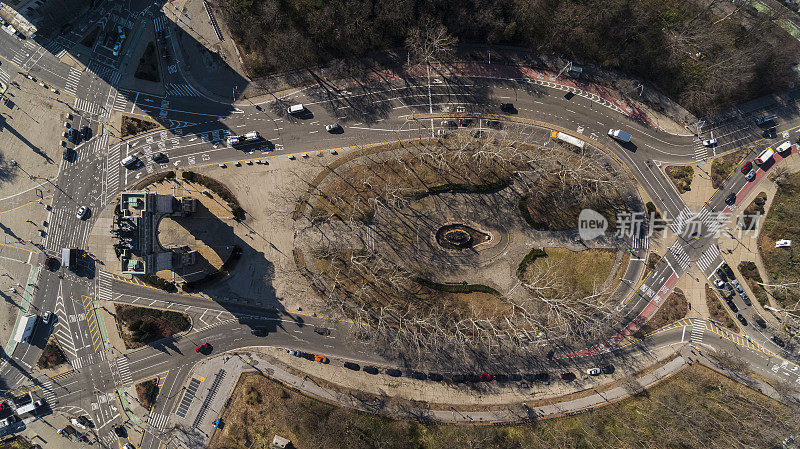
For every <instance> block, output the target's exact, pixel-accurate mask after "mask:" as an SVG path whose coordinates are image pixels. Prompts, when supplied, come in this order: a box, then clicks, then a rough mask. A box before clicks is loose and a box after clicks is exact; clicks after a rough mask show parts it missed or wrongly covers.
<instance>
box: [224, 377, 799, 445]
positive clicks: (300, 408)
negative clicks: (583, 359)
mask: <svg viewBox="0 0 800 449" xmlns="http://www.w3.org/2000/svg"><path fill="white" fill-rule="evenodd" d="M222 416H225V417H226V423H225V426H224V428H223V429H221V430H219V431H217V432H216V433H215V435H214V437H213V438H212V440H211V443H210V445H209V447H210V448H211V449H223V448H224V449H228V448H230V449H234V448H237V449H238V448H251V447H266V446H265V445H268V444H269V442H271V441H272V437H273V436H274V435H276V434H277V435H281V436H284V437H286V438H289V439H290V440H292V443H293V444H294V447H296V448H297V449H316V448H355V449H360V448H364V449H367V448H383V449H393V448H398V449H400V448H419V449H423V448H424V449H428V448H429V449H451V448H452V449H462V448H467V447H480V448H482V449H495V448H496V449H500V448H514V449H518V448H519V449H521V448H531V449H534V448H544V447H552V448H620V449H622V448H625V449H627V448H645V447H653V448H683V447H685V448H690V447H691V448H700V447H702V448H709V449H722V448H725V449H729V448H735V449H739V448H750V447H775V445H776V444H779V441H780V440H782V439H783V438H785V437H786V435H788V434H790V433H791V432H795V431H796V430H797V429H798V426H799V425H800V414H798V413H796V412H794V411H793V410H792V409H790V408H789V407H787V406H785V405H782V404H780V403H778V402H775V401H773V400H771V399H769V398H766V397H765V396H762V395H761V394H760V393H757V392H755V391H753V390H751V389H749V388H747V387H745V386H744V385H741V384H738V383H736V382H734V381H731V380H730V379H728V378H725V377H721V376H720V375H718V374H716V373H714V372H712V371H710V370H708V369H706V368H704V367H702V366H700V365H698V364H695V365H693V366H689V367H687V368H686V369H684V370H682V371H681V372H679V373H678V374H676V375H674V376H672V377H671V378H669V379H668V380H666V381H664V382H662V383H660V384H659V385H657V386H655V387H653V388H651V389H650V390H647V391H646V392H645V393H643V394H640V395H637V396H636V397H633V398H630V399H627V400H624V401H622V402H619V403H616V404H612V405H609V406H606V407H601V408H598V409H596V410H595V411H594V412H593V413H584V414H581V415H577V416H571V417H567V418H559V419H552V420H544V421H538V422H534V423H530V424H525V425H508V426H442V425H435V424H421V423H417V422H413V421H395V420H391V419H387V418H383V417H379V416H375V415H370V414H365V413H359V412H355V411H352V410H349V409H342V408H339V407H334V406H332V405H329V404H326V403H323V402H320V401H317V400H315V399H310V398H307V397H305V396H303V395H301V394H299V393H296V392H294V391H293V390H289V389H286V388H284V387H283V386H281V385H280V384H278V383H276V382H274V381H272V380H270V379H268V378H266V377H262V376H261V375H260V374H258V373H246V374H243V375H242V377H241V378H240V379H239V382H238V384H237V386H236V388H235V390H234V392H233V395H232V397H231V400H230V402H229V403H228V406H227V408H226V409H225V410H224V411H223V412H222Z"/></svg>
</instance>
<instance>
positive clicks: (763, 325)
mask: <svg viewBox="0 0 800 449" xmlns="http://www.w3.org/2000/svg"><path fill="white" fill-rule="evenodd" d="M753 321H755V322H756V324H758V327H760V328H761V329H766V328H767V322H766V321H764V318H761V316H759V315H753Z"/></svg>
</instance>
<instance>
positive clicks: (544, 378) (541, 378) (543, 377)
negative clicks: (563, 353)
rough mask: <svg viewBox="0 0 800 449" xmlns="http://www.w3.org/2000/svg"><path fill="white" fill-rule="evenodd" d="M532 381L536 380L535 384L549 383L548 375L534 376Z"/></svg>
mask: <svg viewBox="0 0 800 449" xmlns="http://www.w3.org/2000/svg"><path fill="white" fill-rule="evenodd" d="M534 379H535V380H536V382H550V374H548V373H537V374H536V376H534Z"/></svg>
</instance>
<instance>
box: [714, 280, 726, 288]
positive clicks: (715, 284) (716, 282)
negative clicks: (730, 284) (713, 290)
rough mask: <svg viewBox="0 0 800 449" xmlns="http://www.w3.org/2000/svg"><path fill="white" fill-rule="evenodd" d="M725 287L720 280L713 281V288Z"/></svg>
mask: <svg viewBox="0 0 800 449" xmlns="http://www.w3.org/2000/svg"><path fill="white" fill-rule="evenodd" d="M724 286H725V283H724V282H722V281H721V280H720V279H714V287H717V288H722V287H724Z"/></svg>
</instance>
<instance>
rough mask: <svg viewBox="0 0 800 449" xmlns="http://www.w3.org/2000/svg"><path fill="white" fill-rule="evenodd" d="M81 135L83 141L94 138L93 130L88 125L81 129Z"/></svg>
mask: <svg viewBox="0 0 800 449" xmlns="http://www.w3.org/2000/svg"><path fill="white" fill-rule="evenodd" d="M81 133H82V134H83V140H89V139H91V138H92V128H89V127H88V126H86V125H83V127H82V128H81Z"/></svg>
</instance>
